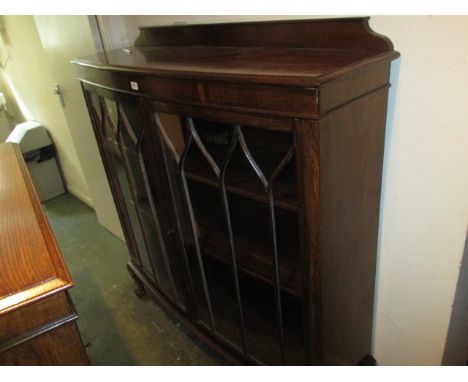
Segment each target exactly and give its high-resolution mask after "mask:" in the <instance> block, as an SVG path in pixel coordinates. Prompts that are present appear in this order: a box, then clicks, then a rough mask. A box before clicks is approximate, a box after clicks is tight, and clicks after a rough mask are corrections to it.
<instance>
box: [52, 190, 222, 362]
mask: <svg viewBox="0 0 468 382" xmlns="http://www.w3.org/2000/svg"><path fill="white" fill-rule="evenodd" d="M44 209H45V212H46V215H47V217H48V219H49V222H50V224H51V226H52V230H53V231H54V234H55V237H56V239H57V242H58V245H59V247H60V249H61V251H62V254H63V257H64V259H65V262H66V264H67V266H68V269H69V271H70V273H71V275H72V278H73V280H74V282H75V286H74V287H73V288H72V289H71V296H72V299H73V301H74V304H75V306H76V309H77V310H78V314H79V316H80V318H79V319H78V327H79V329H80V333H81V336H82V338H83V342H84V343H85V344H87V348H86V350H87V352H88V356H89V358H90V361H91V364H92V365H220V364H225V363H224V361H223V360H222V359H221V358H219V357H218V356H217V355H216V354H215V353H213V352H211V351H210V350H209V349H208V348H207V347H206V346H205V345H203V344H202V343H200V342H199V341H198V340H197V339H195V338H193V337H192V336H190V335H189V334H188V333H187V332H186V331H184V330H183V329H182V328H181V326H180V324H179V323H177V322H175V321H173V320H172V319H171V318H170V317H168V316H167V315H166V314H165V313H164V312H163V311H162V310H161V308H160V307H159V306H158V305H157V304H156V303H155V302H153V301H152V300H151V299H150V298H149V297H144V298H143V299H138V298H137V297H136V296H135V294H134V289H135V284H134V282H133V280H132V279H131V278H130V276H129V275H128V273H127V270H126V262H127V260H128V257H129V254H128V250H127V247H126V246H125V244H124V243H123V242H122V241H120V240H119V239H117V238H116V237H115V236H114V235H112V234H111V233H110V232H109V231H107V230H106V229H105V228H103V227H102V226H101V225H100V224H99V223H98V221H97V218H96V215H95V213H94V211H93V210H92V209H91V208H89V207H88V206H86V205H85V204H83V203H82V202H80V201H79V200H78V199H76V198H75V197H73V196H71V195H70V194H67V195H64V196H61V197H58V198H56V199H53V200H51V201H48V202H46V203H45V205H44Z"/></svg>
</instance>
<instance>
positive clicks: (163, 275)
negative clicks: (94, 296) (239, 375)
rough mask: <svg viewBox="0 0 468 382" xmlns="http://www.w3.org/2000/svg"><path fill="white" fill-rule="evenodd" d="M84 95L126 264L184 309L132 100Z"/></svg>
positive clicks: (97, 92) (99, 92)
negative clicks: (115, 211) (128, 254)
mask: <svg viewBox="0 0 468 382" xmlns="http://www.w3.org/2000/svg"><path fill="white" fill-rule="evenodd" d="M84 92H85V97H86V100H87V104H88V108H89V110H90V113H91V115H92V120H93V125H94V129H95V133H96V137H97V140H98V144H99V147H100V150H101V155H102V156H103V160H104V164H105V167H106V172H107V175H108V177H109V181H110V183H111V186H112V187H111V188H112V191H113V196H114V199H115V201H116V204H117V205H118V210H119V215H120V218H121V222H122V224H123V226H124V232H125V236H126V240H127V244H128V247H129V250H130V252H131V256H132V259H133V261H134V263H136V264H137V265H138V266H139V267H140V269H141V270H142V271H143V272H144V273H145V275H146V276H147V277H148V279H150V280H151V282H152V283H153V284H154V285H155V286H156V287H157V288H158V289H159V290H160V291H161V293H162V294H164V295H165V296H166V297H167V298H168V299H169V300H171V301H172V302H173V303H175V304H176V305H178V306H179V307H180V308H184V303H183V301H182V296H181V295H182V293H181V287H180V285H177V284H176V279H175V277H174V272H173V269H172V263H171V260H170V259H171V258H173V257H174V256H175V255H173V256H171V251H173V250H174V249H173V248H168V247H167V246H166V245H165V244H166V240H165V236H167V235H168V234H169V232H168V231H169V230H168V229H166V227H163V226H161V223H160V220H159V214H160V213H162V214H163V215H167V214H168V213H167V212H165V211H164V203H163V201H162V199H161V198H160V195H158V193H157V192H156V190H155V187H154V185H155V184H156V183H157V182H155V178H156V174H155V172H154V171H153V167H152V166H153V162H154V160H153V156H152V151H153V149H152V147H151V142H150V140H149V139H148V137H147V134H146V132H145V130H144V129H143V120H142V118H141V117H140V114H139V110H138V105H137V101H138V100H137V98H136V97H129V96H126V95H124V94H120V93H116V92H110V91H107V90H103V89H93V88H92V87H89V86H87V87H85V88H84ZM179 284H180V283H179Z"/></svg>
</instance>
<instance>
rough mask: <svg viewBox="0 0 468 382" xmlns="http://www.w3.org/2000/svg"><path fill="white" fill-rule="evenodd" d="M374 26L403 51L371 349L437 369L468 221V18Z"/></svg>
mask: <svg viewBox="0 0 468 382" xmlns="http://www.w3.org/2000/svg"><path fill="white" fill-rule="evenodd" d="M371 25H372V27H373V28H374V29H375V30H376V31H378V32H380V33H382V34H384V35H387V36H389V37H390V38H391V39H392V41H393V43H394V45H395V47H396V48H397V49H398V50H399V51H400V52H401V61H400V62H399V64H398V65H399V68H398V66H397V67H395V68H394V73H393V74H394V75H395V74H396V72H397V71H398V72H399V73H398V80H397V86H394V88H393V89H392V96H393V99H392V105H391V108H392V109H393V110H392V114H391V115H390V116H389V121H390V126H389V128H390V130H389V136H388V137H387V152H386V169H385V173H384V182H385V183H384V186H385V187H384V191H383V200H382V213H381V217H382V221H381V236H380V239H381V240H380V253H379V255H380V267H379V278H378V300H377V320H376V330H375V353H376V356H377V359H379V360H381V361H384V362H385V364H425V365H434V364H440V362H441V358H442V355H443V349H444V345H445V338H446V335H447V330H448V325H449V319H450V314H451V305H452V303H453V299H454V292H455V287H456V282H457V279H458V274H459V266H460V263H461V258H462V254H463V248H464V244H465V240H466V233H467V231H466V230H467V223H468V219H467V217H468V155H467V148H468V62H467V59H468V41H467V36H468V17H454V16H448V17H375V18H373V20H372V23H371ZM398 69H399V70H398ZM393 79H396V78H395V76H394V77H393ZM465 356H466V355H465Z"/></svg>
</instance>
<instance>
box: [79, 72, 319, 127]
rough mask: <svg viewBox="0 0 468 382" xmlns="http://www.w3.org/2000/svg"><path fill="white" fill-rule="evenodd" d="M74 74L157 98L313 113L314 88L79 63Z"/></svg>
mask: <svg viewBox="0 0 468 382" xmlns="http://www.w3.org/2000/svg"><path fill="white" fill-rule="evenodd" d="M78 77H79V79H80V80H82V81H85V82H89V83H92V84H95V85H98V86H103V87H106V88H109V89H113V90H119V91H125V92H128V93H131V94H135V95H141V96H146V97H151V98H153V99H155V100H159V101H168V102H176V103H185V104H192V105H199V106H210V107H219V108H224V109H231V110H232V109H234V110H235V109H242V110H245V111H248V112H258V113H263V114H271V115H278V116H290V117H303V118H314V117H316V116H317V90H316V89H315V88H297V87H287V86H265V85H254V84H244V83H234V82H222V81H202V80H193V79H181V78H168V77H155V76H150V75H145V74H138V73H126V72H120V71H111V70H104V69H96V68H91V67H82V66H79V67H78Z"/></svg>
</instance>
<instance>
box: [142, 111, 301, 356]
mask: <svg viewBox="0 0 468 382" xmlns="http://www.w3.org/2000/svg"><path fill="white" fill-rule="evenodd" d="M158 105H160V104H157V103H154V104H149V103H148V104H147V105H146V106H145V109H147V110H148V109H149V110H150V112H149V113H150V119H151V120H150V121H149V122H148V123H149V124H150V125H151V124H152V131H153V132H154V134H152V139H153V141H154V148H155V153H154V154H155V156H156V157H157V161H158V162H159V164H160V165H161V169H160V171H159V172H158V173H159V174H161V175H163V176H162V177H161V178H159V179H158V180H157V181H158V183H159V184H160V185H161V187H162V188H163V189H165V190H168V193H167V198H168V199H167V203H168V204H169V205H170V206H171V209H172V214H170V216H166V217H165V219H167V220H168V225H171V224H172V229H173V231H175V232H176V233H177V235H178V237H179V239H180V242H181V243H182V245H181V251H182V252H181V253H182V257H183V262H184V266H185V274H186V282H187V286H188V289H189V290H190V292H191V299H190V300H191V302H192V303H193V306H192V314H193V317H192V319H193V320H194V322H195V323H196V324H197V325H198V326H199V327H201V328H202V329H204V330H205V331H206V332H207V333H209V334H210V335H211V336H212V337H214V338H215V339H217V340H218V341H219V342H220V343H221V344H223V345H224V346H226V347H228V348H229V349H230V350H231V351H233V352H235V353H236V354H237V355H239V356H240V357H242V358H244V359H245V360H247V361H248V362H251V363H255V364H269V365H281V364H286V365H294V364H296V365H300V364H305V363H306V358H305V357H306V344H305V339H304V336H303V333H304V314H305V310H304V309H305V307H304V304H305V302H304V297H303V282H304V279H303V275H304V273H305V272H303V271H302V264H303V260H304V259H302V258H301V255H300V248H299V247H300V245H299V242H300V240H299V227H298V225H299V224H298V222H299V205H298V197H297V181H296V178H297V172H296V159H295V148H296V142H295V134H294V130H293V128H292V123H291V126H290V127H289V126H288V127H285V128H284V129H283V130H279V129H277V130H273V129H271V128H269V127H268V124H266V125H259V124H258V123H257V122H256V123H255V126H253V125H248V124H246V123H243V124H239V123H237V121H238V120H237V119H236V117H235V116H234V117H233V116H231V117H230V118H229V119H227V118H225V117H224V118H221V117H219V119H217V120H214V119H210V118H209V117H208V118H206V117H200V116H197V115H194V114H193V113H190V114H187V113H185V112H183V111H181V112H178V110H175V109H176V108H174V107H171V113H170V114H169V113H166V112H162V111H161V110H160V109H159V107H158ZM205 114H207V115H210V112H209V111H208V112H206V111H205ZM239 119H240V116H239Z"/></svg>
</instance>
